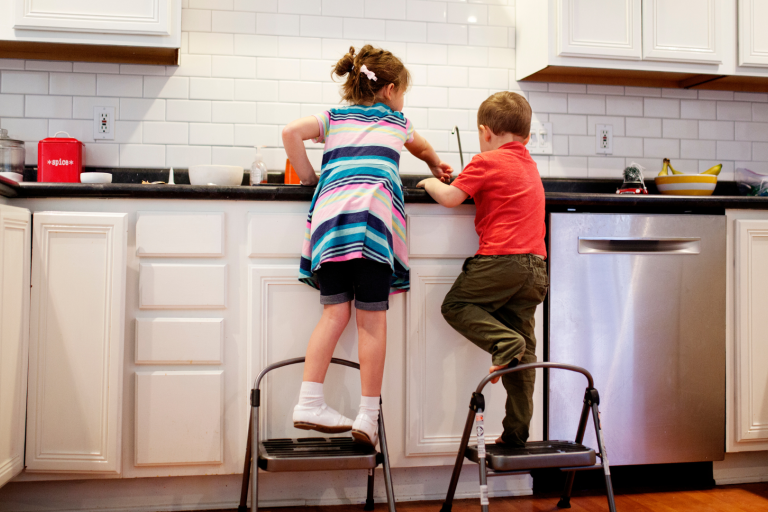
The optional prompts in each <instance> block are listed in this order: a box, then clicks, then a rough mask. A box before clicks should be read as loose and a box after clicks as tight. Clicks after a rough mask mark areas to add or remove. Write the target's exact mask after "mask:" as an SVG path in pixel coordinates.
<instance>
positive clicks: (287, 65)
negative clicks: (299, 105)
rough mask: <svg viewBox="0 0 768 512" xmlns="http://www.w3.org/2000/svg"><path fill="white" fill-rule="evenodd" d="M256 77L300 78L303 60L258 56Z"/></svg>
mask: <svg viewBox="0 0 768 512" xmlns="http://www.w3.org/2000/svg"><path fill="white" fill-rule="evenodd" d="M256 77H257V78H261V79H269V80H300V79H301V61H300V60H298V59H273V58H269V57H257V59H256Z"/></svg>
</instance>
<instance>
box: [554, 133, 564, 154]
mask: <svg viewBox="0 0 768 512" xmlns="http://www.w3.org/2000/svg"><path fill="white" fill-rule="evenodd" d="M552 150H553V153H554V154H555V155H567V154H568V135H554V136H553V137H552Z"/></svg>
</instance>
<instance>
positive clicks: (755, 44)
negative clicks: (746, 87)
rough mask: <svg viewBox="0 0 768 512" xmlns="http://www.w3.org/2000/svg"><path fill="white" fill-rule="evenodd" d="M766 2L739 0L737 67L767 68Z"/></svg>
mask: <svg viewBox="0 0 768 512" xmlns="http://www.w3.org/2000/svg"><path fill="white" fill-rule="evenodd" d="M766 21H768V0H739V65H740V66H758V67H768V31H766V30H765V25H766Z"/></svg>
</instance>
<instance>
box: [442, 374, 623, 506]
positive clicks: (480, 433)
mask: <svg viewBox="0 0 768 512" xmlns="http://www.w3.org/2000/svg"><path fill="white" fill-rule="evenodd" d="M535 368H555V369H559V370H568V371H572V372H576V373H581V374H582V375H584V377H586V378H587V389H586V391H585V392H584V407H583V408H582V410H581V418H580V419H579V428H578V430H577V431H576V443H577V444H581V442H582V441H583V440H584V431H585V430H586V428H587V421H588V416H589V412H590V410H591V411H592V421H593V422H594V425H595V434H596V437H597V446H598V450H599V453H598V456H599V457H600V464H595V465H593V466H577V467H564V468H560V470H561V471H566V472H567V473H568V478H567V479H566V482H565V488H564V489H563V495H562V497H561V499H560V501H559V502H558V503H557V506H558V508H571V503H570V500H571V491H572V489H573V479H574V477H575V472H576V471H583V470H590V469H602V470H603V473H604V475H605V490H606V495H607V497H608V508H609V509H610V511H611V512H616V503H615V499H614V496H613V485H612V484H611V469H610V467H609V465H608V454H607V453H606V450H605V442H604V440H603V431H602V427H601V425H600V411H599V410H598V405H599V404H600V395H599V394H598V392H597V390H596V389H595V387H594V381H593V379H592V375H591V374H590V373H589V372H588V371H587V370H585V369H584V368H581V367H579V366H574V365H570V364H560V363H550V362H542V363H531V364H523V365H518V366H515V367H514V368H504V369H503V370H498V371H496V372H493V373H491V374H489V375H487V376H486V377H484V378H483V380H481V381H480V384H478V386H477V389H476V390H475V391H474V393H472V400H470V402H469V414H468V415H467V422H466V424H465V425H464V433H463V434H462V436H461V444H460V445H459V453H458V454H457V455H456V465H455V466H454V467H453V474H452V475H451V484H450V486H449V487H448V493H447V495H446V497H445V502H444V503H443V506H442V508H441V509H440V512H451V508H452V506H453V497H454V495H455V493H456V485H457V484H458V482H459V476H460V475H461V467H462V465H463V463H464V455H465V453H466V449H467V445H468V444H469V436H470V435H471V432H472V424H473V423H475V422H477V429H476V430H477V451H478V458H479V461H478V466H479V468H480V506H481V509H482V512H488V480H487V478H488V477H494V476H504V475H515V474H521V473H527V472H528V471H527V470H520V471H493V470H491V471H490V472H488V470H487V468H486V462H485V429H484V426H483V412H484V410H485V397H484V396H483V394H482V391H483V388H485V386H486V384H488V383H489V382H490V381H491V379H494V378H496V377H501V376H502V375H506V374H508V373H514V372H519V371H523V370H530V369H535Z"/></svg>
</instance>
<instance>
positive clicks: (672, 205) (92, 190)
mask: <svg viewBox="0 0 768 512" xmlns="http://www.w3.org/2000/svg"><path fill="white" fill-rule="evenodd" d="M89 170H93V171H96V170H99V171H104V170H103V169H89ZM107 171H109V172H112V173H113V180H115V181H116V182H115V183H111V184H108V185H88V184H81V183H37V182H30V181H28V182H23V183H20V184H19V183H15V182H12V181H10V180H6V179H5V178H2V177H0V195H3V196H5V197H10V198H13V197H18V198H65V197H67V198H83V199H86V198H102V199H109V198H113V199H118V198H120V199H125V198H132V199H176V200H182V199H197V200H234V201H310V200H311V199H312V196H313V194H314V190H315V188H314V187H304V186H301V185H283V184H280V183H279V182H278V181H281V178H282V176H281V175H278V174H270V183H269V184H266V185H256V186H248V185H241V186H237V187H219V186H212V185H203V186H200V185H189V178H188V175H187V174H186V170H183V169H182V170H176V171H175V172H174V177H175V181H176V183H177V184H176V185H163V184H156V185H148V184H144V185H142V184H141V180H142V179H144V180H146V181H160V180H162V179H167V176H168V171H160V170H142V169H109V170H107ZM33 177H34V175H33V174H32V172H31V171H26V172H25V179H29V178H33ZM423 178H424V176H408V175H404V176H402V180H403V185H404V189H403V192H404V196H405V202H406V203H425V204H435V201H434V200H433V199H432V198H431V197H429V195H427V193H426V192H425V191H424V190H422V189H417V188H415V185H416V183H417V182H418V181H419V180H421V179H423ZM247 179H248V176H247V175H246V177H245V178H244V180H243V181H244V182H245V183H247ZM542 181H543V182H544V189H545V191H546V198H547V209H548V210H550V211H571V210H573V211H611V212H637V213H640V212H642V213H654V212H659V213H667V212H691V213H723V212H724V210H726V209H765V210H768V197H748V196H741V195H738V190H737V187H736V184H735V183H734V182H727V181H724V182H719V183H718V185H717V188H716V189H715V194H714V195H712V196H669V195H661V194H658V193H657V191H656V189H655V186H654V185H653V182H652V181H650V182H649V183H648V185H649V186H648V191H649V192H650V193H649V194H648V195H617V194H616V193H615V192H616V188H617V187H618V186H619V185H620V184H621V180H613V179H563V178H544V179H543V180H542ZM467 203H470V204H471V203H472V201H471V200H469V201H467Z"/></svg>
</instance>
